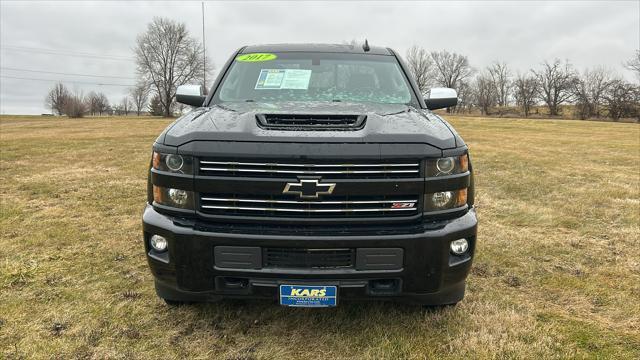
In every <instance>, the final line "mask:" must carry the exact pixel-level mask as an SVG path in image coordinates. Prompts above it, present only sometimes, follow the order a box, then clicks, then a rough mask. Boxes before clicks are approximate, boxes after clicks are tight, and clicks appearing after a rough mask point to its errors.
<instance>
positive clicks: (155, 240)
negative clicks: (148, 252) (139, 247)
mask: <svg viewBox="0 0 640 360" xmlns="http://www.w3.org/2000/svg"><path fill="white" fill-rule="evenodd" d="M149 243H150V244H151V247H152V248H153V250H155V251H158V252H163V251H165V250H167V246H168V245H169V243H168V242H167V239H165V238H164V237H162V236H160V235H153V236H152V237H151V240H150V241H149Z"/></svg>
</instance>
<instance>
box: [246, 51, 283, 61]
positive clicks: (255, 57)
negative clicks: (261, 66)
mask: <svg viewBox="0 0 640 360" xmlns="http://www.w3.org/2000/svg"><path fill="white" fill-rule="evenodd" d="M277 58H278V56H277V55H276V54H266V53H255V54H243V55H240V56H238V57H236V61H243V62H259V61H269V60H275V59H277Z"/></svg>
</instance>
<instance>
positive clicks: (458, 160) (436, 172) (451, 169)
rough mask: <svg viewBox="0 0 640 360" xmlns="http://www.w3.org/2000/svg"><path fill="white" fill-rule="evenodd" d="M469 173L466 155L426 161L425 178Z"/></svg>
mask: <svg viewBox="0 0 640 360" xmlns="http://www.w3.org/2000/svg"><path fill="white" fill-rule="evenodd" d="M467 171H469V157H468V156H467V154H463V155H460V156H450V157H445V158H440V159H428V160H427V177H434V176H444V175H454V174H461V173H464V172H467Z"/></svg>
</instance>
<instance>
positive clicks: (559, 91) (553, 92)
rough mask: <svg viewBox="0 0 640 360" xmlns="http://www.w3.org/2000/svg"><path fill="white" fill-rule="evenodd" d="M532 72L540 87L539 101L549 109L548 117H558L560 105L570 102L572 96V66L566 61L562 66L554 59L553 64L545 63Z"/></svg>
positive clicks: (573, 77)
mask: <svg viewBox="0 0 640 360" xmlns="http://www.w3.org/2000/svg"><path fill="white" fill-rule="evenodd" d="M532 71H533V73H534V74H535V76H536V78H537V79H538V85H539V86H540V100H542V101H543V102H544V103H545V104H546V105H547V107H548V108H549V115H551V116H555V115H558V114H559V112H560V111H559V110H560V105H561V104H563V103H565V102H567V101H570V100H571V98H572V95H573V92H572V89H573V82H574V80H575V71H574V70H573V66H571V64H569V62H568V61H565V63H564V64H562V63H561V62H560V60H559V59H555V60H554V61H553V63H549V62H548V61H545V62H544V63H543V64H542V69H540V70H537V71H536V70H532Z"/></svg>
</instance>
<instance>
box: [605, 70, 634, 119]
mask: <svg viewBox="0 0 640 360" xmlns="http://www.w3.org/2000/svg"><path fill="white" fill-rule="evenodd" d="M604 99H605V102H606V105H607V109H608V110H609V117H611V118H612V119H614V120H616V121H617V120H618V119H620V118H631V117H635V118H637V119H638V121H640V86H638V85H634V84H631V83H629V82H626V81H624V80H622V79H615V80H612V81H611V83H610V85H609V87H608V88H607V91H606V93H605V94H604Z"/></svg>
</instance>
